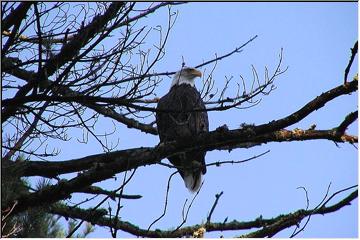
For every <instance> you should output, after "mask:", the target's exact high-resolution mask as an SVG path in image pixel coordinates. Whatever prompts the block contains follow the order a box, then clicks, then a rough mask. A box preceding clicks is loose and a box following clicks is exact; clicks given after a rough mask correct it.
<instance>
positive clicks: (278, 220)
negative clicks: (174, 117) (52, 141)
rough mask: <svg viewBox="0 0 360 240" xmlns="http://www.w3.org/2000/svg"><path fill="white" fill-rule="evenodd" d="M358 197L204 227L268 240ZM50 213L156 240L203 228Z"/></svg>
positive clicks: (71, 211)
mask: <svg viewBox="0 0 360 240" xmlns="http://www.w3.org/2000/svg"><path fill="white" fill-rule="evenodd" d="M357 197H358V192H357V190H356V191H354V192H352V193H351V194H350V195H348V196H347V197H345V198H344V199H342V200H340V201H339V202H337V203H335V204H334V205H331V206H329V207H325V206H324V207H322V208H320V209H317V210H316V209H310V210H304V209H301V210H298V211H296V212H294V213H289V214H282V215H279V216H277V217H275V218H271V219H263V218H257V219H256V220H253V221H246V222H238V221H236V220H234V221H231V222H228V223H223V222H221V223H206V224H205V225H204V226H203V227H204V228H205V229H206V231H207V232H212V231H228V230H246V229H251V228H261V227H262V228H263V229H261V230H258V231H256V232H253V233H250V234H246V235H243V236H241V237H266V236H273V235H274V234H276V233H278V232H279V231H281V230H283V229H285V228H288V227H291V226H294V225H296V224H299V223H300V222H301V220H302V219H304V218H305V217H307V216H309V215H316V214H322V215H324V214H327V213H331V212H335V211H337V210H339V209H341V208H343V207H345V206H348V205H350V204H351V201H353V200H354V199H356V198H357ZM49 212H50V213H52V214H58V215H61V216H64V217H71V218H78V219H82V220H85V221H88V222H91V223H93V224H96V225H98V226H108V227H109V226H111V227H112V228H116V229H119V230H122V231H124V232H128V233H130V234H133V235H134V236H141V237H156V238H163V237H167V238H174V237H184V236H191V235H192V234H193V232H195V231H196V230H197V229H199V228H200V227H202V225H194V226H189V227H183V228H180V229H178V230H176V231H173V230H155V231H152V230H149V231H148V230H146V229H141V228H139V227H138V226H136V225H133V224H131V223H129V222H126V221H121V220H118V221H116V224H115V221H113V219H110V218H108V217H105V215H106V210H96V211H90V210H84V209H81V208H69V207H67V206H64V205H59V204H56V205H55V206H53V207H51V208H50V211H49Z"/></svg>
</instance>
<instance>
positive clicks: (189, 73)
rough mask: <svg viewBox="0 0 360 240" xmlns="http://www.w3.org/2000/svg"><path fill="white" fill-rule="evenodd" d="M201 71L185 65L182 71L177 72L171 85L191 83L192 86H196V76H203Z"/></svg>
mask: <svg viewBox="0 0 360 240" xmlns="http://www.w3.org/2000/svg"><path fill="white" fill-rule="evenodd" d="M201 76H202V75H201V72H200V71H199V70H197V69H196V68H191V67H184V68H182V69H181V70H180V71H178V72H176V73H175V76H174V78H173V81H172V83H171V87H170V88H172V87H173V86H175V85H180V84H189V85H190V86H192V87H194V86H195V81H194V80H195V78H196V77H201Z"/></svg>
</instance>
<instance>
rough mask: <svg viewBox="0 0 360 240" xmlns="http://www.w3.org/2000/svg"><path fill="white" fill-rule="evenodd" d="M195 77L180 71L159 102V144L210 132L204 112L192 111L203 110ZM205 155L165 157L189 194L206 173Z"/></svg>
mask: <svg viewBox="0 0 360 240" xmlns="http://www.w3.org/2000/svg"><path fill="white" fill-rule="evenodd" d="M196 77H201V72H200V71H198V70H197V69H195V68H189V67H184V68H182V69H181V70H180V71H178V72H177V73H176V74H175V76H174V78H173V81H172V83H171V87H170V91H169V92H168V93H167V94H166V95H165V96H163V97H162V98H161V99H160V100H159V103H158V105H157V109H158V110H164V111H163V112H157V113H156V123H157V129H158V133H159V136H160V142H168V141H174V140H177V139H179V138H181V137H191V136H198V135H200V134H201V133H204V132H208V131H209V122H208V115H207V112H206V111H192V110H194V109H204V110H205V104H204V102H203V101H202V99H201V95H200V93H199V92H198V91H197V90H196V88H195V78H196ZM166 111H168V112H166ZM171 111H173V112H171ZM205 154H206V152H205V151H191V152H183V153H180V154H177V155H175V156H171V157H168V159H169V161H170V162H171V163H172V164H173V165H174V166H175V167H177V169H178V171H179V173H180V175H181V177H182V178H183V179H184V182H185V185H186V187H187V188H188V189H189V190H190V191H191V192H195V191H197V190H198V189H199V187H200V184H201V176H202V175H203V174H205V173H206V166H205Z"/></svg>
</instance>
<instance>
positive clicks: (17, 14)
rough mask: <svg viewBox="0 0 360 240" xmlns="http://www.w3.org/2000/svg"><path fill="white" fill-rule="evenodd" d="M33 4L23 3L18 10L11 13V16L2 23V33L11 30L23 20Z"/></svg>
mask: <svg viewBox="0 0 360 240" xmlns="http://www.w3.org/2000/svg"><path fill="white" fill-rule="evenodd" d="M32 4H33V3H32V2H22V3H20V4H19V6H17V8H16V9H14V10H13V11H11V12H10V14H9V15H7V16H6V17H5V18H4V20H2V21H1V32H2V31H4V30H9V29H10V27H11V26H14V25H15V24H16V23H17V21H19V20H21V19H23V18H24V16H25V14H26V13H27V11H28V10H29V8H30V7H31V5H32Z"/></svg>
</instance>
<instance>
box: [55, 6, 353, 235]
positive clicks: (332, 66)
mask: <svg viewBox="0 0 360 240" xmlns="http://www.w3.org/2000/svg"><path fill="white" fill-rule="evenodd" d="M171 10H172V11H177V10H178V11H179V15H178V17H177V21H176V23H175V25H174V27H173V29H172V32H171V35H170V38H169V41H168V44H167V48H166V55H165V57H164V59H163V60H162V61H161V62H160V63H159V64H157V65H156V66H155V70H156V71H159V72H162V71H174V70H177V69H179V68H180V67H181V62H182V59H184V60H185V62H186V64H187V65H188V66H194V65H198V64H199V63H202V62H203V61H206V60H208V59H211V58H213V57H214V56H215V54H218V55H221V54H224V53H227V52H229V51H231V50H233V49H234V48H235V47H237V46H240V45H241V44H243V43H244V42H246V41H247V40H249V39H250V38H251V37H253V36H255V35H258V38H257V39H256V40H255V41H253V42H252V43H250V44H249V45H248V46H246V47H245V48H244V51H243V52H242V53H240V54H236V55H233V56H232V57H230V58H227V59H225V60H223V61H221V62H219V63H218V65H217V67H216V69H215V71H214V74H213V78H214V80H215V85H216V87H218V88H220V89H221V87H222V86H223V85H224V83H225V77H231V76H232V77H233V78H234V81H235V80H240V75H241V76H243V77H244V79H245V81H247V83H248V84H249V85H250V83H251V80H252V73H251V65H254V67H255V68H256V69H257V71H258V73H259V76H260V77H263V76H264V67H265V66H267V67H268V68H269V70H270V71H271V70H273V69H274V67H275V66H276V65H277V63H278V55H279V54H280V51H281V48H283V68H285V67H287V66H288V67H289V68H288V70H287V72H286V73H284V74H283V75H281V76H279V77H278V79H277V80H276V81H275V85H276V87H277V89H276V90H275V91H273V92H272V93H271V94H270V95H269V96H265V97H263V99H262V101H261V103H260V104H259V105H257V106H256V107H253V108H249V109H244V110H230V111H226V112H211V113H209V121H210V130H214V129H216V128H217V127H218V126H221V125H223V124H227V125H228V126H229V128H230V129H234V128H238V127H239V126H240V124H241V123H247V124H261V123H267V122H269V121H271V120H276V119H279V118H282V117H285V116H287V115H288V114H290V113H292V112H294V111H296V110H298V109H299V108H300V107H302V106H303V105H305V104H306V103H307V102H308V101H310V100H312V99H313V98H315V97H316V96H318V95H320V94H321V93H322V92H324V91H327V90H329V89H331V88H333V87H335V86H338V85H340V84H341V83H342V82H343V75H344V69H345V67H346V65H347V63H348V60H349V57H350V48H351V47H352V46H353V45H354V43H355V41H356V40H357V36H358V32H357V28H358V26H357V3H190V4H186V5H181V6H174V7H172V9H171ZM166 22H167V10H166V9H165V8H164V9H161V10H159V11H158V12H155V13H154V14H152V15H151V16H149V17H148V18H147V19H146V20H145V21H144V22H139V23H138V26H142V25H148V26H156V25H162V24H166ZM115 37H116V36H115ZM154 41H156V34H154V35H152V34H150V35H149V39H148V41H147V43H146V44H145V45H144V46H143V48H144V49H146V48H151V47H152V44H153V43H154ZM354 66H357V60H356V62H355V65H354ZM210 69H211V66H208V67H206V69H205V68H202V69H201V70H202V71H203V72H204V71H205V72H208V71H209V70H210ZM356 71H357V69H355V68H353V69H352V71H351V72H350V74H349V78H350V79H352V77H353V76H354V74H355V72H356ZM170 83H171V79H170V78H167V77H165V78H164V79H163V81H162V82H161V85H160V87H159V88H158V89H156V93H157V95H158V96H162V95H164V94H165V93H166V92H167V91H168V89H169V87H170ZM196 85H197V87H198V88H201V81H198V82H196ZM234 86H235V85H233V86H232V87H234ZM231 90H233V89H230V90H229V91H230V93H231ZM233 91H234V90H233ZM356 109H357V94H352V95H350V96H342V97H340V98H338V99H336V100H334V101H333V102H331V103H330V104H328V105H326V106H325V107H324V108H323V109H320V110H319V111H316V112H314V113H312V114H311V115H310V116H309V117H308V118H306V119H304V120H303V121H301V122H299V123H297V124H294V125H293V126H291V127H289V129H294V128H296V127H298V128H302V129H308V128H309V127H310V126H311V125H312V124H316V125H317V129H329V128H333V127H335V126H337V125H338V124H339V123H340V122H341V121H342V120H343V118H344V116H346V115H347V114H348V113H350V112H352V111H355V110H356ZM152 120H154V118H153V117H149V122H150V121H152ZM101 121H102V122H101V124H100V125H98V129H96V130H97V132H99V133H101V132H102V131H107V130H108V129H112V126H113V125H112V122H111V120H109V119H106V118H103V119H101ZM115 124H116V128H117V132H118V133H119V134H116V135H115V136H113V137H112V138H111V139H109V140H113V141H114V142H116V141H117V140H119V143H120V144H119V146H118V148H117V149H126V148H133V147H139V146H154V145H156V144H157V143H158V137H157V136H152V135H149V134H147V135H145V134H142V133H139V132H138V131H136V130H133V129H127V128H126V127H124V126H122V125H121V124H119V123H115ZM357 129H358V126H357V124H354V125H353V126H351V127H350V128H349V130H348V132H349V133H352V134H357ZM73 134H74V135H73V140H72V141H70V142H67V143H64V144H63V145H62V147H61V149H62V153H61V154H60V156H59V157H57V158H56V160H61V159H72V158H78V157H84V156H87V155H91V154H96V153H101V152H102V148H101V146H99V144H97V143H96V142H95V141H92V140H91V141H89V143H88V144H87V145H85V144H82V145H81V144H79V143H78V142H77V141H76V138H75V137H76V136H77V135H79V136H80V133H76V132H74V133H73ZM74 144H77V147H76V148H74ZM266 150H270V153H268V154H266V155H265V156H263V157H261V158H259V159H256V160H254V161H250V162H247V163H244V164H239V165H225V166H222V167H220V168H217V167H210V168H208V172H207V174H206V175H205V177H204V178H205V182H204V185H203V188H202V190H201V192H200V194H199V196H198V197H197V199H196V200H195V202H194V204H193V207H192V208H191V210H190V213H189V216H188V222H187V223H186V224H185V225H192V224H199V223H202V222H205V221H206V217H207V214H208V212H209V211H210V208H211V206H212V204H213V201H214V199H215V197H214V196H215V194H216V193H219V192H221V191H224V194H223V196H222V197H221V199H220V202H219V204H218V206H217V208H216V209H215V212H214V214H213V217H212V220H213V221H223V220H224V219H225V218H228V219H229V221H231V220H233V219H236V220H239V221H247V220H254V219H256V218H257V217H259V216H260V215H262V216H263V218H271V217H276V216H278V215H279V214H284V213H290V212H294V211H296V210H298V209H300V208H305V207H306V198H305V195H304V192H303V191H301V190H299V189H297V188H298V187H299V186H303V187H305V188H306V189H307V190H308V194H309V200H310V207H315V206H316V205H317V204H318V203H319V202H320V201H321V200H322V198H323V197H324V195H325V193H326V189H327V187H328V185H329V183H330V182H331V183H332V185H331V188H330V192H335V191H337V190H340V189H342V188H346V187H349V186H351V185H354V184H356V183H357V182H358V163H357V150H356V149H355V148H354V147H353V146H351V145H349V144H339V146H338V147H337V146H336V145H335V144H334V143H333V142H330V141H325V140H319V141H306V142H292V143H281V144H279V143H270V144H266V145H262V146H258V147H254V148H250V149H237V150H234V151H232V152H231V153H228V152H226V151H222V152H220V151H212V152H209V153H208V154H207V158H206V161H207V162H208V163H209V162H215V161H219V160H241V159H246V158H248V157H252V156H254V155H256V154H260V153H262V152H264V151H266ZM172 171H173V170H170V169H168V168H165V167H162V166H158V165H153V166H148V167H142V168H140V169H138V170H137V172H136V173H135V176H134V178H133V180H132V181H131V182H130V183H129V185H128V186H127V188H125V192H126V193H128V194H140V195H143V198H142V199H139V200H123V202H122V203H123V205H124V207H123V208H122V209H121V214H120V215H121V219H122V220H125V221H130V222H132V223H134V224H136V225H138V226H140V227H142V228H147V227H148V226H149V225H150V224H151V222H152V221H153V220H154V219H156V218H157V217H158V216H159V215H160V214H161V213H162V209H163V203H164V198H165V191H166V183H167V180H168V177H169V176H170V174H171V173H172ZM121 179H122V175H119V176H118V178H117V180H114V179H111V180H107V181H104V182H102V183H100V184H98V185H99V186H102V187H106V188H109V189H115V188H116V187H117V186H119V185H120V184H121ZM344 196H345V195H342V196H341V197H344ZM77 197H79V196H77ZM186 198H190V199H191V198H192V195H191V194H190V193H189V192H188V191H187V189H186V188H185V186H184V184H183V182H182V179H181V178H180V176H179V175H177V176H176V177H175V178H174V179H173V181H172V185H171V190H170V195H169V202H168V210H167V213H166V215H165V217H164V218H163V219H162V220H160V221H159V222H158V223H157V224H155V225H154V227H153V228H152V229H156V228H161V229H170V228H174V227H176V226H177V225H179V224H180V223H181V221H182V219H181V212H182V206H183V203H184V201H185V199H186ZM100 199H102V198H97V199H96V200H95V201H93V202H92V204H94V203H97V202H99V201H100ZM335 200H339V198H337V199H335ZM332 203H334V202H332ZM112 204H114V206H115V202H112ZM104 207H105V208H107V206H104ZM357 213H358V204H357V201H354V202H353V204H352V205H351V206H348V207H345V208H343V209H341V210H340V211H338V212H336V213H332V214H327V215H325V216H313V217H312V218H311V220H310V222H309V224H308V226H307V227H306V229H305V231H304V232H302V233H300V234H299V235H298V237H356V236H357V234H358V228H357V226H358V219H357ZM304 222H305V221H303V222H302V224H304ZM292 231H293V228H290V229H287V230H285V231H283V232H281V233H279V234H277V235H276V237H288V236H290V235H291V233H292ZM243 233H245V232H244V231H237V232H223V233H221V232H215V233H207V234H206V237H214V238H216V237H219V236H221V235H223V236H225V237H232V236H236V235H240V234H243ZM90 237H111V235H110V233H109V230H108V229H105V228H100V227H97V228H96V231H95V232H94V233H92V234H91V235H90ZM119 237H131V235H128V234H123V233H120V234H119Z"/></svg>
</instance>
